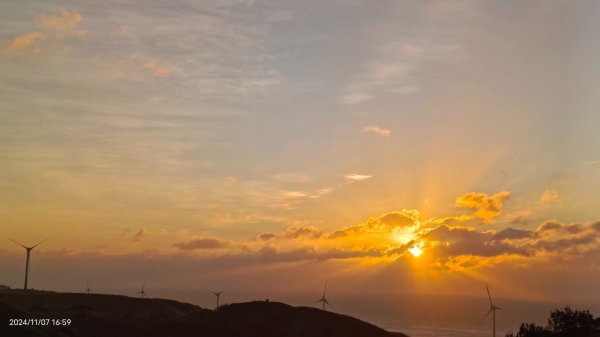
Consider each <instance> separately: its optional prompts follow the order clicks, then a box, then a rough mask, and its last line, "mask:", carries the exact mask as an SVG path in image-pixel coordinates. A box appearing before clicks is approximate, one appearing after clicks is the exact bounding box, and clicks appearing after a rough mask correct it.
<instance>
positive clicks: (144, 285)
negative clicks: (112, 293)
mask: <svg viewBox="0 0 600 337" xmlns="http://www.w3.org/2000/svg"><path fill="white" fill-rule="evenodd" d="M146 280H148V276H146V277H145V278H144V284H143V285H142V290H140V291H138V292H137V293H138V294H140V295H141V296H142V298H145V297H147V296H146V292H145V291H144V289H145V288H146Z"/></svg>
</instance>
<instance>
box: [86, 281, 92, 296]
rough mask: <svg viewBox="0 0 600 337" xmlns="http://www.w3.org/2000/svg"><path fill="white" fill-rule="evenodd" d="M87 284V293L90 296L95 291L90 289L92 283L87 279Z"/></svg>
mask: <svg viewBox="0 0 600 337" xmlns="http://www.w3.org/2000/svg"><path fill="white" fill-rule="evenodd" d="M85 284H86V285H87V288H86V289H85V292H86V293H88V294H89V293H91V292H92V291H93V290H92V289H91V288H90V281H89V279H87V278H86V279H85Z"/></svg>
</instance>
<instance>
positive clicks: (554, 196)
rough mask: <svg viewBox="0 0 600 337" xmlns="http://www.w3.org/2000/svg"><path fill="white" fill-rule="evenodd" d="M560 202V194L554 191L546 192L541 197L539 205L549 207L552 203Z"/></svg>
mask: <svg viewBox="0 0 600 337" xmlns="http://www.w3.org/2000/svg"><path fill="white" fill-rule="evenodd" d="M559 200H560V195H559V194H558V192H556V191H554V190H545V191H544V192H543V193H542V195H541V196H540V200H539V201H538V203H539V204H540V205H547V204H550V203H554V202H557V201H559Z"/></svg>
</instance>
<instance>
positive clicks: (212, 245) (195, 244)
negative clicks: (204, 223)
mask: <svg viewBox="0 0 600 337" xmlns="http://www.w3.org/2000/svg"><path fill="white" fill-rule="evenodd" d="M227 244H228V243H227V241H224V240H221V239H216V238H199V239H193V240H191V241H188V242H177V243H174V244H173V247H175V248H179V249H182V250H196V249H216V248H222V247H225V246H227Z"/></svg>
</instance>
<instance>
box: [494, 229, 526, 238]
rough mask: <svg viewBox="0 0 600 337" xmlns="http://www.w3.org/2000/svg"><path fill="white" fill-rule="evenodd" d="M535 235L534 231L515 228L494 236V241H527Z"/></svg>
mask: <svg viewBox="0 0 600 337" xmlns="http://www.w3.org/2000/svg"><path fill="white" fill-rule="evenodd" d="M532 235H534V233H533V232H532V231H528V230H523V229H515V228H506V229H504V230H502V231H500V232H498V233H496V234H494V236H493V238H494V240H497V241H501V240H505V239H510V240H514V239H526V238H530V237H532Z"/></svg>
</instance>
